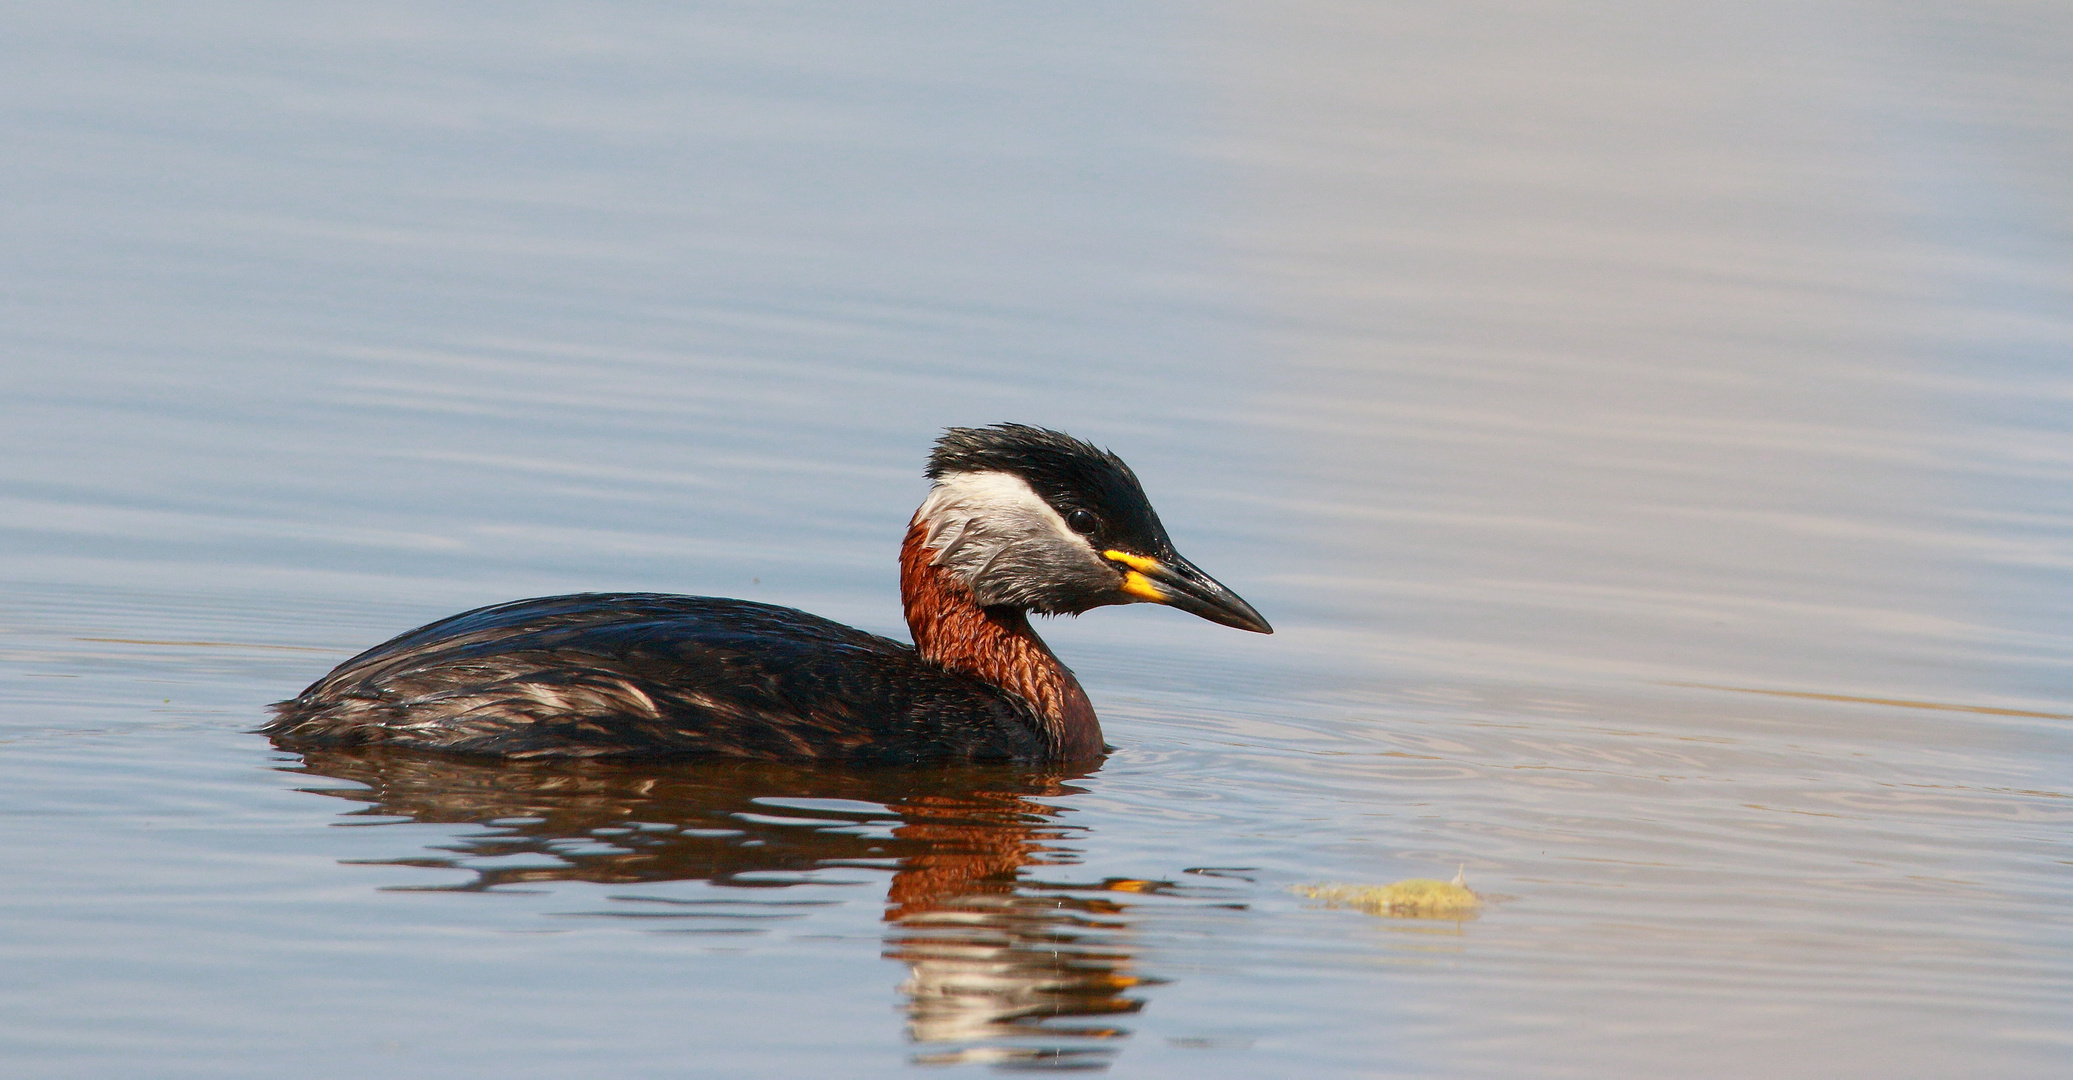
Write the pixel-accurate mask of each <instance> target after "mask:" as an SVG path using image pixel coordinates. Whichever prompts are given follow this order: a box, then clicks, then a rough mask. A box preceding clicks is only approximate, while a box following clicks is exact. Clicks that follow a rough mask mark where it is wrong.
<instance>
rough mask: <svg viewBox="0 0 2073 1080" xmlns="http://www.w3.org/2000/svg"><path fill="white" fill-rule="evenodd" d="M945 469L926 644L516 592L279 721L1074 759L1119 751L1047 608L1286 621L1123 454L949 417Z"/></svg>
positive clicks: (521, 741)
mask: <svg viewBox="0 0 2073 1080" xmlns="http://www.w3.org/2000/svg"><path fill="white" fill-rule="evenodd" d="M928 478H929V479H930V480H932V481H934V486H933V487H932V488H931V489H930V491H929V494H928V497H927V498H926V499H925V500H923V502H922V504H921V508H920V509H918V510H916V511H915V512H914V518H913V520H912V521H911V522H910V523H909V524H908V526H907V537H906V541H905V542H904V544H903V545H902V546H901V549H900V599H901V601H902V603H903V604H904V605H905V607H906V611H907V627H908V629H909V630H910V631H911V632H912V633H913V635H914V645H913V646H912V647H911V648H910V647H909V646H906V645H902V644H900V643H899V642H897V641H893V640H891V639H888V638H882V637H879V636H877V635H875V634H867V633H865V632H863V631H862V630H857V629H853V628H851V627H848V626H844V625H842V624H841V623H837V622H831V621H829V620H827V619H823V618H820V617H819V616H816V615H809V614H807V613H806V612H803V611H798V610H795V609H793V608H784V607H776V606H774V605H771V604H758V603H753V602H750V601H747V600H723V599H717V598H713V597H701V596H668V595H662V594H656V593H583V594H579V595H575V596H550V597H543V598H541V599H537V600H517V601H513V602H511V603H508V604H497V605H495V606H492V607H486V608H477V609H476V610H474V611H468V612H463V613H462V614H459V615H455V616H452V617H451V618H446V619H441V620H439V621H438V622H435V623H431V624H430V625H427V626H422V627H419V628H418V629H416V630H412V631H410V632H409V633H407V634H404V635H402V636H400V637H397V638H395V639H393V640H390V641H387V642H384V643H383V644H381V645H377V646H375V647H374V648H372V649H369V650H368V651H366V652H364V653H361V654H360V655H358V656H355V657H353V658H352V659H350V660H348V661H346V662H345V663H343V664H340V665H339V666H338V667H337V668H336V669H334V670H333V671H332V672H331V674H329V675H326V676H324V677H323V678H322V679H319V680H317V682H316V683H314V684H312V685H311V686H310V688H309V689H307V690H304V691H303V692H302V693H301V694H300V695H298V696H297V697H295V698H294V699H293V700H290V701H283V702H280V703H278V704H276V705H274V706H273V709H274V712H275V713H276V714H277V715H276V716H275V719H274V720H273V721H272V722H270V723H268V724H267V725H266V726H265V727H264V728H262V729H261V731H263V732H264V733H265V734H267V735H270V736H272V738H273V740H274V742H275V743H276V744H277V745H280V746H283V747H288V748H291V749H292V748H296V747H305V746H347V745H365V744H385V745H389V746H400V747H410V748H415V749H424V750H443V751H450V752H455V753H470V754H492V755H497V756H501V757H508V758H535V757H597V756H602V755H608V754H706V755H725V756H734V757H751V758H764V759H802V758H823V759H841V760H851V761H887V762H897V761H923V760H936V759H964V760H1000V761H1024V762H1031V761H1080V760H1086V759H1090V758H1095V757H1099V756H1101V754H1102V753H1103V752H1104V750H1105V749H1106V748H1105V747H1104V745H1103V743H1102V740H1101V724H1100V722H1099V721H1097V720H1096V719H1095V717H1094V707H1093V705H1092V704H1090V703H1089V702H1088V700H1087V695H1086V693H1085V691H1083V690H1081V689H1080V684H1079V682H1078V681H1077V680H1075V679H1074V678H1073V675H1072V672H1071V671H1069V670H1067V669H1066V667H1065V665H1064V664H1062V663H1060V662H1059V661H1058V658H1057V657H1056V656H1054V655H1052V653H1051V650H1050V649H1049V648H1047V647H1045V645H1044V643H1043V641H1042V639H1040V638H1038V637H1037V635H1036V632H1035V631H1034V630H1032V629H1031V628H1030V625H1029V613H1030V612H1032V611H1035V612H1038V613H1041V614H1045V615H1057V614H1074V615H1077V614H1079V613H1080V612H1083V611H1087V610H1089V609H1091V608H1097V607H1101V606H1104V605H1107V604H1130V603H1139V602H1149V603H1155V604H1168V605H1171V606H1173V607H1177V608H1179V609H1181V610H1182V611H1186V612H1191V613H1193V614H1196V615H1199V616H1201V617H1203V618H1205V619H1208V620H1210V621H1212V622H1218V623H1222V624H1224V625H1225V626H1235V627H1237V628H1239V629H1241V630H1252V631H1255V632H1257V633H1262V634H1271V633H1273V632H1274V631H1273V629H1272V628H1271V627H1269V626H1268V625H1267V620H1265V619H1263V618H1261V617H1260V614H1259V612H1257V611H1254V610H1253V609H1252V605H1250V604H1247V603H1246V602H1245V601H1243V600H1241V599H1239V598H1238V596H1237V595H1236V594H1235V593H1233V592H1231V590H1229V589H1227V588H1225V587H1224V586H1223V585H1221V584H1219V583H1218V582H1217V581H1216V580H1215V579H1213V578H1211V577H1210V576H1209V575H1207V574H1205V573H1203V572H1202V571H1201V570H1199V569H1197V568H1196V567H1195V565H1194V564H1193V563H1191V562H1189V561H1188V560H1186V559H1184V558H1181V556H1180V554H1179V553H1178V552H1176V551H1174V550H1173V542H1172V541H1171V540H1169V539H1167V536H1166V529H1165V528H1164V527H1163V526H1161V525H1160V524H1159V516H1158V515H1157V514H1156V513H1154V512H1153V511H1152V505H1151V503H1150V502H1149V501H1148V500H1147V499H1146V498H1145V494H1144V488H1143V487H1142V486H1141V485H1140V484H1139V483H1138V481H1137V476H1136V474H1134V473H1132V472H1131V471H1130V467H1129V466H1128V465H1125V464H1123V462H1122V459H1120V458H1118V457H1116V456H1115V455H1114V454H1111V453H1108V452H1106V451H1103V450H1097V449H1095V448H1094V447H1092V446H1090V445H1088V444H1086V443H1084V442H1081V441H1079V440H1078V439H1075V438H1073V437H1071V436H1069V435H1064V434H1061V433H1059V432H1056V431H1047V430H1045V429H1043V428H1036V427H1028V426H1025V425H1022V424H996V425H994V426H992V427H987V428H951V429H949V430H948V431H946V432H945V433H944V434H943V437H942V438H940V439H938V440H937V441H936V447H935V450H934V452H933V453H931V454H930V455H929V464H928Z"/></svg>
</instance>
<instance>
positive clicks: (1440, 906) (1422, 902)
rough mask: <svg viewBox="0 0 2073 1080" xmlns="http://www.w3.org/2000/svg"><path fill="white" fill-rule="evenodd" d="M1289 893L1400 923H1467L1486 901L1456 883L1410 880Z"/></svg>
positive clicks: (1304, 887)
mask: <svg viewBox="0 0 2073 1080" xmlns="http://www.w3.org/2000/svg"><path fill="white" fill-rule="evenodd" d="M1289 891H1290V892H1293V893H1296V894H1297V895H1300V896H1307V897H1310V898H1311V899H1313V900H1322V901H1324V902H1325V903H1326V904H1328V905H1330V906H1332V907H1346V908H1358V909H1360V910H1362V911H1365V912H1367V913H1369V914H1371V915H1394V916H1396V917H1397V918H1400V919H1467V918H1473V917H1474V916H1475V914H1476V912H1477V911H1479V910H1481V908H1482V906H1483V898H1482V897H1480V896H1477V895H1476V894H1475V891H1474V890H1473V889H1470V888H1469V887H1468V886H1466V885H1463V884H1462V883H1461V881H1460V879H1459V878H1457V879H1455V880H1453V881H1434V880H1432V879H1431V878H1408V879H1406V880H1403V881H1399V882H1396V883H1395V884H1391V885H1294V886H1290V888H1289Z"/></svg>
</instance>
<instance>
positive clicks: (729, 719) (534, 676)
mask: <svg viewBox="0 0 2073 1080" xmlns="http://www.w3.org/2000/svg"><path fill="white" fill-rule="evenodd" d="M274 709H275V711H276V713H277V714H278V715H277V717H276V719H275V720H274V721H273V722H272V723H270V724H268V725H267V726H266V728H265V729H263V730H264V731H265V732H266V733H267V734H269V735H271V736H273V738H274V740H275V741H276V742H277V743H279V744H281V745H283V746H289V747H295V746H322V745H332V746H336V745H353V744H366V743H386V744H390V745H401V746H412V747H420V748H424V749H437V750H446V751H454V752H462V753H479V754H495V755H499V756H504V757H546V756H599V755H607V754H659V753H674V754H710V755H727V756H736V757H753V758H766V759H799V758H839V759H846V760H877V761H919V760H931V759H946V758H957V759H969V760H1040V759H1043V758H1044V757H1046V756H1047V747H1046V746H1045V745H1044V740H1043V738H1042V736H1041V735H1040V734H1039V732H1040V731H1041V730H1042V728H1041V725H1039V724H1038V723H1037V722H1036V720H1035V718H1034V717H1033V715H1032V713H1031V712H1030V710H1029V708H1028V706H1027V705H1026V704H1024V703H1023V702H1022V701H1020V699H1018V698H1015V697H1014V696H1013V695H1011V694H1008V693H1006V692H1005V691H1002V690H999V689H998V688H995V687H992V686H988V685H986V684H984V683H980V682H978V681H976V680H974V679H971V678H968V677H965V676H962V675H957V674H953V673H951V672H947V671H944V670H942V669H940V668H936V667H934V666H932V665H929V664H927V663H925V662H923V661H922V660H921V659H920V658H919V657H918V656H916V655H915V653H914V650H913V649H911V648H909V647H908V646H905V645H902V644H900V643H899V642H896V641H892V640H890V639H887V638H882V637H878V636H876V635H873V634H867V633H864V632H863V631H861V630H857V629H854V628H852V627H847V626H843V625H842V624H840V623H836V622H831V621H829V620H827V619H822V618H819V617H816V616H813V615H808V614H806V613H805V612H801V611H796V610H793V609H790V608H781V607H774V606H772V605H768V604H756V603H750V602H748V601H743V600H721V599H712V598H707V597H689V596H664V595H656V594H584V595H578V596H557V597H545V598H542V599H537V600H521V601H517V602H514V603H509V604H499V605H497V606H494V607H487V608H481V609H478V610H475V611H470V612H465V613H463V614H460V615H456V616H453V617H451V618H448V619H442V620H440V621H438V622H435V623H432V624H430V625H427V626H424V627H420V628H419V629H416V630H413V631H410V632H409V633H406V634H403V635H401V636H400V637H397V638H395V639H394V640H391V641H388V642H385V643H383V644H381V645H379V646H376V647H375V648H373V649H370V650H368V651H367V652H364V653H361V654H360V655H359V656H356V657H354V658H352V659H351V660H348V661H346V662H345V663H343V664H341V665H339V667H338V668H337V669H336V670H334V671H333V672H332V673H331V674H329V675H327V676H325V677H324V678H322V679H320V680H318V681H317V682H316V683H315V684H313V685H312V686H311V687H310V688H309V689H307V690H305V691H303V692H302V693H301V694H300V695H298V696H297V697H296V698H294V699H293V700H291V701H284V702H281V703H280V704H278V705H276V706H274Z"/></svg>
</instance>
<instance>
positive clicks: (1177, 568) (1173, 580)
mask: <svg viewBox="0 0 2073 1080" xmlns="http://www.w3.org/2000/svg"><path fill="white" fill-rule="evenodd" d="M1101 555H1102V557H1103V558H1105V559H1107V560H1109V561H1110V562H1112V563H1115V564H1116V565H1117V566H1118V567H1120V568H1122V570H1123V584H1122V586H1121V588H1122V591H1123V592H1124V594H1126V595H1127V596H1129V597H1130V599H1131V600H1132V601H1139V600H1141V601H1144V602H1146V603H1152V604H1165V605H1166V606H1168V607H1177V608H1179V609H1181V610H1182V611H1185V612H1188V613H1189V614H1192V615H1200V616H1201V617H1203V618H1205V619H1208V620H1209V621H1210V622H1213V623H1222V624H1224V625H1225V626H1235V627H1237V628H1238V629H1240V630H1250V631H1252V632H1253V633H1255V634H1271V633H1273V632H1274V628H1273V627H1271V626H1269V625H1267V620H1265V619H1263V618H1261V617H1260V613H1259V612H1257V611H1254V610H1253V609H1252V605H1251V604H1248V603H1246V602H1245V601H1244V600H1242V599H1240V598H1239V596H1238V594H1237V593H1234V592H1232V591H1231V590H1229V589H1227V588H1224V585H1223V583H1222V582H1220V581H1218V580H1217V579H1215V578H1213V577H1210V576H1209V575H1208V574H1205V573H1203V572H1202V568H1201V567H1198V566H1196V565H1195V564H1194V563H1191V562H1189V561H1188V560H1186V559H1183V558H1181V557H1180V556H1179V555H1177V554H1172V553H1169V554H1167V555H1166V556H1165V557H1164V558H1158V559H1155V558H1152V557H1151V556H1148V555H1133V554H1131V553H1130V552H1127V551H1117V550H1113V549H1111V550H1109V551H1104V552H1102V553H1101Z"/></svg>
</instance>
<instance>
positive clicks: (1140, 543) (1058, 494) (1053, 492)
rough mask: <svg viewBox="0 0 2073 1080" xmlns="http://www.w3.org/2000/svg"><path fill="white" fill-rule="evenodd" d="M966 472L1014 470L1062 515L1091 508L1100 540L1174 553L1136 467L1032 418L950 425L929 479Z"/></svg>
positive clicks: (1097, 540)
mask: <svg viewBox="0 0 2073 1080" xmlns="http://www.w3.org/2000/svg"><path fill="white" fill-rule="evenodd" d="M961 472H1004V473H1011V474H1013V475H1015V476H1019V477H1021V478H1022V479H1023V481H1024V482H1025V483H1027V484H1028V485H1029V487H1030V490H1032V491H1035V492H1036V493H1037V495H1038V497H1040V498H1042V499H1043V500H1044V501H1045V502H1047V503H1049V504H1051V508H1052V509H1054V510H1056V511H1058V513H1059V516H1061V517H1068V518H1069V517H1070V515H1071V514H1072V512H1073V511H1075V510H1085V511H1088V512H1090V513H1092V514H1093V515H1094V519H1095V523H1096V524H1095V531H1094V532H1093V533H1092V534H1091V535H1090V537H1089V538H1090V539H1091V540H1093V541H1094V542H1095V543H1096V544H1097V545H1098V546H1105V547H1112V548H1121V549H1123V550H1126V551H1134V552H1138V553H1141V554H1145V555H1166V554H1170V553H1171V552H1172V551H1173V542H1172V541H1171V540H1169V539H1167V536H1166V527H1165V526H1163V525H1161V524H1159V515H1158V514H1156V513H1154V512H1153V511H1152V503H1151V500H1150V499H1147V498H1146V497H1145V493H1144V485H1142V484H1140V483H1138V481H1137V474H1136V473H1133V472H1131V471H1130V466H1128V465H1125V464H1123V459H1122V458H1119V457H1117V456H1116V455H1114V454H1112V453H1110V452H1108V451H1106V450H1102V449H1099V448H1097V447H1095V446H1093V445H1091V444H1088V443H1084V442H1081V441H1080V440H1078V439H1075V438H1073V437H1072V436H1070V435H1067V434H1065V433H1063V432H1059V431H1051V430H1049V429H1047V428H1040V427H1031V426H1029V425H1028V424H994V425H992V426H991V427H983V428H949V429H947V430H945V431H944V432H943V436H942V438H939V439H937V440H936V448H935V450H934V451H932V452H931V453H930V454H929V466H928V478H929V479H931V480H941V479H942V478H943V477H945V476H948V475H950V474H952V473H961Z"/></svg>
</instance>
